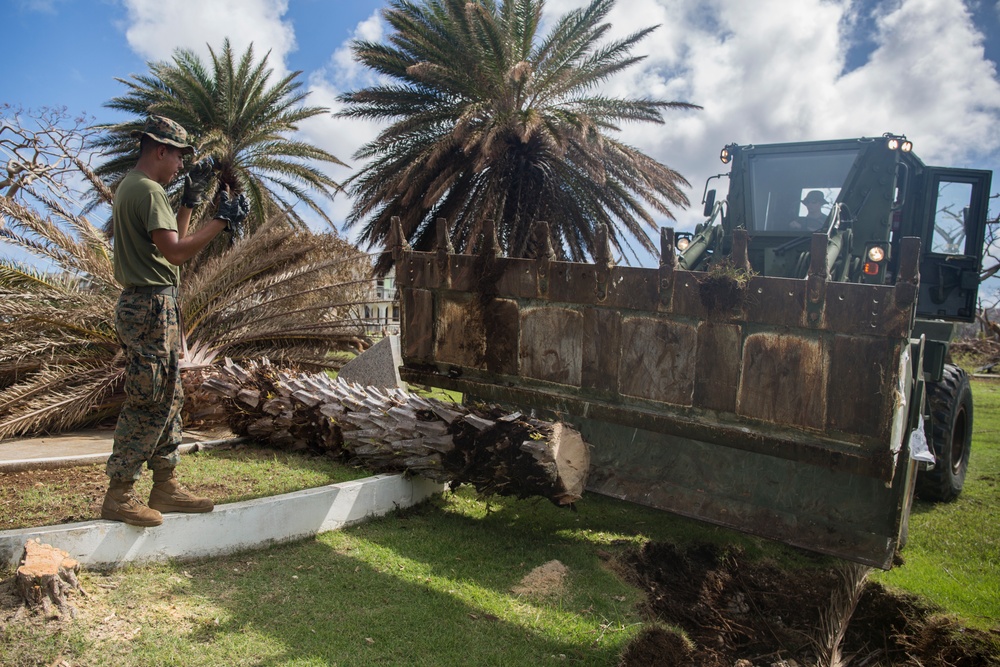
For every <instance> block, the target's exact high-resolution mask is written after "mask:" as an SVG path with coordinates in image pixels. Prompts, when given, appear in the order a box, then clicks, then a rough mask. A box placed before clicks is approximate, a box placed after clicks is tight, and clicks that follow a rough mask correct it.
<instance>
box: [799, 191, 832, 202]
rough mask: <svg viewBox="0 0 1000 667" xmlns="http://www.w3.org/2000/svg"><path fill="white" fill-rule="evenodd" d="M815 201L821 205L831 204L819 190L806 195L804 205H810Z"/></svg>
mask: <svg viewBox="0 0 1000 667" xmlns="http://www.w3.org/2000/svg"><path fill="white" fill-rule="evenodd" d="M814 201H818V202H819V203H820V204H829V203H830V202H828V201H827V200H826V197H824V196H823V193H822V192H820V191H819V190H810V191H809V193H808V194H807V195H806V198H805V199H803V200H802V203H803V204H810V203H812V202H814Z"/></svg>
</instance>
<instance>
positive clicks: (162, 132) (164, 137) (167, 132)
mask: <svg viewBox="0 0 1000 667" xmlns="http://www.w3.org/2000/svg"><path fill="white" fill-rule="evenodd" d="M144 134H145V135H146V136H147V137H149V138H150V139H152V140H154V141H158V142H160V143H161V144H167V145H168V146H176V147H177V148H181V149H183V150H184V151H185V152H189V153H194V146H191V145H190V144H188V142H187V140H188V133H187V130H185V129H184V128H183V127H181V126H180V124H179V123H176V122H174V121H172V120H170V119H169V118H164V117H163V116H150V117H149V118H147V119H146V125H145V126H143V128H142V129H141V130H133V131H132V136H133V137H141V136H142V135H144Z"/></svg>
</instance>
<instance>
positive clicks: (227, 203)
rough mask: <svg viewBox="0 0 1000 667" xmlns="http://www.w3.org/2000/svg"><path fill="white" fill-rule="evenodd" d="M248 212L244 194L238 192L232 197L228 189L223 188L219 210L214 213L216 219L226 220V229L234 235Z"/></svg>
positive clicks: (248, 207) (248, 206) (248, 208)
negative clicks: (237, 194)
mask: <svg viewBox="0 0 1000 667" xmlns="http://www.w3.org/2000/svg"><path fill="white" fill-rule="evenodd" d="M249 213H250V205H249V204H248V203H247V198H246V195H244V194H242V193H240V195H239V196H237V197H234V196H232V195H230V194H229V192H228V191H225V190H223V192H222V199H221V201H219V210H218V212H217V213H216V214H215V217H216V219H218V220H225V221H226V231H227V232H229V233H230V234H233V235H236V233H237V231H238V230H239V226H240V224H241V223H242V222H243V221H244V220H246V217H247V215H248V214H249Z"/></svg>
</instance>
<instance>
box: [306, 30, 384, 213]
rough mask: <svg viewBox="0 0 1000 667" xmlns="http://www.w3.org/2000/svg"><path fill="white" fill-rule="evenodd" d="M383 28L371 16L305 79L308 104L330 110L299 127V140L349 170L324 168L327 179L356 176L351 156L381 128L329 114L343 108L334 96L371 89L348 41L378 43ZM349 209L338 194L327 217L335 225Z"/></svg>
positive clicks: (371, 80)
mask: <svg viewBox="0 0 1000 667" xmlns="http://www.w3.org/2000/svg"><path fill="white" fill-rule="evenodd" d="M383 32H384V24H383V23H382V20H381V18H380V13H379V12H375V13H373V14H372V15H371V16H369V17H368V18H367V19H365V20H364V21H361V22H360V23H359V24H358V25H357V26H356V27H355V29H354V31H353V33H352V35H351V38H350V39H348V40H345V41H344V42H343V43H342V44H340V45H339V46H337V48H336V49H335V50H334V52H333V54H332V55H331V56H330V58H329V60H328V61H327V64H326V66H324V67H323V68H321V69H319V70H316V71H314V72H313V73H311V74H310V75H309V100H308V102H309V104H310V105H314V106H322V107H326V108H328V109H330V110H331V115H329V116H317V117H315V118H311V119H309V120H307V121H305V122H303V123H302V124H301V133H302V135H303V138H304V139H305V140H306V141H309V142H310V143H313V144H315V145H317V146H320V147H321V148H323V149H324V150H326V151H329V152H330V153H333V154H334V155H336V156H337V157H338V158H339V159H340V160H342V161H343V162H346V163H347V164H348V165H349V167H325V169H326V171H327V173H328V174H329V175H330V177H331V178H334V179H335V180H337V181H338V182H341V183H342V182H344V181H345V180H346V179H348V178H349V177H350V176H352V175H353V174H356V173H357V172H358V171H359V170H360V168H361V166H362V164H361V163H359V162H357V161H355V160H354V153H355V152H356V151H357V150H358V149H359V148H361V147H362V146H363V145H364V144H366V143H368V142H369V141H371V140H372V139H374V138H375V137H376V136H377V135H378V132H379V130H380V129H381V128H382V127H383V125H382V124H381V123H377V122H374V121H369V120H361V119H347V118H334V117H333V116H332V114H334V113H337V112H338V111H340V110H341V109H342V108H343V107H344V105H343V104H342V103H341V102H339V101H338V100H337V96H338V95H340V94H341V93H344V92H347V91H348V90H353V89H357V88H360V87H365V86H369V85H373V84H374V83H375V82H376V78H375V76H374V75H373V74H372V73H371V72H370V71H369V70H367V69H366V68H365V67H363V66H362V65H360V64H359V63H357V62H355V61H354V57H353V54H352V52H351V48H350V43H351V41H352V40H355V39H357V40H366V41H372V42H380V41H382V38H383ZM350 209H351V200H350V199H349V198H348V197H347V196H346V195H342V194H338V195H337V197H336V199H335V200H334V202H333V204H332V206H329V207H328V210H327V214H328V215H329V216H330V217H331V218H332V219H333V220H334V221H335V222H337V223H338V224H340V223H342V222H343V221H344V220H345V219H346V218H347V215H348V213H349V212H350Z"/></svg>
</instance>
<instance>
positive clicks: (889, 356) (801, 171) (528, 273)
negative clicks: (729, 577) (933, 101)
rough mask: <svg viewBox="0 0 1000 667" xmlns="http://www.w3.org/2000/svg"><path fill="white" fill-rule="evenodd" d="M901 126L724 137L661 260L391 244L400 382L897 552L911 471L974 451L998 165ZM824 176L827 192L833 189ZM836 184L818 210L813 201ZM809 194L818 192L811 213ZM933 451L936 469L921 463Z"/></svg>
mask: <svg viewBox="0 0 1000 667" xmlns="http://www.w3.org/2000/svg"><path fill="white" fill-rule="evenodd" d="M911 148H912V145H911V144H910V142H909V141H908V140H906V138H905V137H901V136H895V135H889V134H887V135H884V136H882V137H877V138H862V139H851V140H840V141H815V142H802V143H793V144H770V145H757V146H754V145H750V146H738V145H735V144H734V145H730V146H727V147H726V148H725V149H723V152H722V155H721V157H722V160H723V162H724V163H726V164H728V165H730V172H729V173H728V174H726V175H723V176H724V177H728V178H729V188H728V195H727V197H726V198H725V200H722V201H718V202H716V201H715V191H714V190H713V191H708V192H707V194H706V201H705V202H704V203H705V215H706V218H707V220H706V222H705V223H703V224H701V225H699V226H698V228H696V229H695V231H694V233H691V234H675V233H674V231H673V230H672V229H663V230H662V231H661V239H660V245H661V260H660V265H659V267H658V268H635V267H621V266H616V265H615V264H614V262H613V261H612V259H611V253H610V248H609V247H608V244H607V241H606V238H605V240H604V241H603V242H602V243H601V244H599V250H598V252H597V256H596V257H595V263H594V264H581V263H572V262H563V261H558V260H557V259H556V254H555V252H554V251H553V248H552V247H551V245H550V241H549V234H548V230H547V226H546V225H545V224H544V223H536V226H535V228H534V230H533V234H534V235H535V242H534V243H533V244H532V247H534V248H535V249H536V250H535V251H534V256H533V257H530V258H510V257H502V256H500V255H499V253H498V250H497V244H496V242H495V239H494V238H493V235H492V233H487V235H486V237H485V239H484V241H483V242H482V243H481V244H480V246H481V247H480V248H479V250H478V252H477V254H475V255H460V254H455V253H454V252H453V251H452V250H451V244H450V242H449V238H448V228H447V224H446V223H445V222H444V221H439V235H438V237H439V241H438V247H437V248H436V249H435V250H433V251H431V252H416V251H413V250H412V249H410V248H409V247H408V246H407V245H406V244H405V243H403V242H401V241H399V239H401V238H402V237H401V235H399V233H398V232H397V235H396V239H397V241H395V242H394V244H393V245H394V248H393V252H394V257H395V262H396V284H397V286H398V287H399V289H400V296H401V306H402V319H401V324H402V350H401V351H402V356H403V363H404V366H403V368H402V369H401V374H402V376H403V378H404V379H405V380H407V381H409V382H416V383H422V384H428V385H432V386H437V387H443V388H446V389H452V390H456V391H461V392H463V393H465V394H466V395H467V396H475V397H478V398H482V399H485V400H489V401H492V402H497V403H504V404H509V405H515V406H520V407H521V409H525V410H528V409H530V410H534V411H536V412H538V413H539V414H542V415H545V416H549V417H552V416H556V417H558V418H560V419H563V420H565V421H567V422H569V423H570V424H572V425H573V426H574V427H576V428H577V429H578V430H580V432H581V433H582V435H583V437H584V438H585V439H586V441H587V442H588V443H589V444H590V445H591V464H592V465H591V470H590V475H589V479H588V486H587V488H588V490H590V491H593V492H597V493H602V494H606V495H610V496H613V497H616V498H621V499H624V500H628V501H632V502H636V503H640V504H643V505H649V506H652V507H657V508H660V509H664V510H668V511H671V512H675V513H678V514H682V515H685V516H689V517H693V518H696V519H700V520H704V521H709V522H712V523H716V524H720V525H724V526H729V527H732V528H735V529H738V530H741V531H744V532H748V533H752V534H756V535H760V536H763V537H766V538H770V539H775V540H779V541H782V542H785V543H788V544H792V545H796V546H799V547H803V548H806V549H810V550H814V551H817V552H821V553H826V554H831V555H834V556H838V557H841V558H845V559H849V560H853V561H857V562H861V563H865V564H869V565H873V566H877V567H882V568H888V567H890V566H891V563H892V559H893V555H894V553H895V551H896V549H897V548H899V547H900V546H901V542H902V541H903V540H905V535H906V526H907V517H908V515H909V511H910V506H911V502H912V498H913V496H914V489H915V488H916V492H917V493H918V494H920V495H921V496H922V497H926V498H928V499H934V500H949V499H951V498H954V497H955V496H956V495H957V494H958V493H960V492H961V488H962V483H963V481H964V477H965V471H966V469H967V466H968V460H969V446H970V442H971V433H972V411H973V407H972V395H971V391H970V389H969V382H968V378H967V377H966V375H965V373H964V372H963V371H962V370H961V369H959V368H958V367H956V366H953V365H951V364H948V363H946V358H947V350H948V344H949V341H950V340H951V336H952V333H953V328H954V324H955V323H956V322H962V321H971V320H972V319H973V318H974V314H975V305H976V297H977V293H978V285H979V270H980V264H981V251H982V245H983V238H984V233H985V226H986V217H987V204H988V194H989V188H990V178H991V173H990V172H988V171H978V170H966V169H945V168H939V167H928V166H926V165H924V164H923V162H921V161H920V159H919V158H917V156H916V155H915V154H914V153H913V152H912V150H911ZM817 193H818V194H817ZM820 199H822V202H823V203H822V206H820V207H819V210H818V211H817V210H816V207H815V206H807V204H810V203H811V204H815V203H816V202H818V201H819V200H820ZM807 209H808V210H807ZM918 465H919V466H922V467H924V468H926V470H921V471H920V472H919V474H918Z"/></svg>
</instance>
